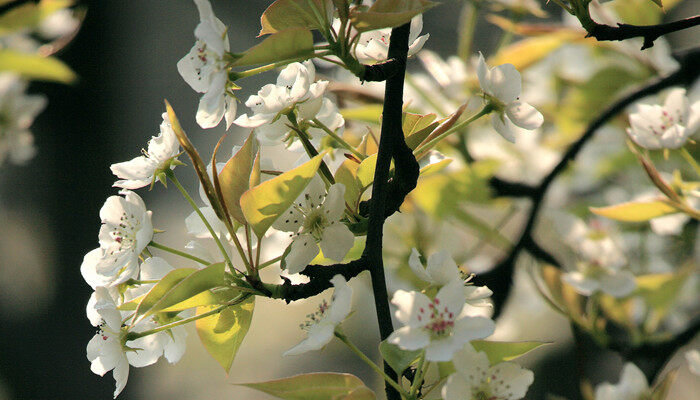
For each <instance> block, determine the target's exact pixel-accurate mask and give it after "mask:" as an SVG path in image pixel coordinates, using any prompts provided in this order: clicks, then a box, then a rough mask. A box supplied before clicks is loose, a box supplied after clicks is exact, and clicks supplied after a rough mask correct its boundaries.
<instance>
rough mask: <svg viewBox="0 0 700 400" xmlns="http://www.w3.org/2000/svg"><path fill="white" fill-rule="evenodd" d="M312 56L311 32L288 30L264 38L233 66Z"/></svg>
mask: <svg viewBox="0 0 700 400" xmlns="http://www.w3.org/2000/svg"><path fill="white" fill-rule="evenodd" d="M313 56H314V39H313V37H312V35H311V31H309V30H308V29H305V28H290V29H285V30H283V31H279V32H277V33H275V34H273V35H272V36H268V37H266V38H265V39H264V40H263V41H262V42H261V43H258V44H257V45H255V46H253V47H251V48H250V49H248V50H247V51H246V52H245V53H244V54H243V57H241V58H239V59H238V60H236V61H235V62H234V63H233V65H234V66H244V65H255V64H269V63H274V62H277V61H283V60H289V59H292V58H300V59H301V58H311V57H313Z"/></svg>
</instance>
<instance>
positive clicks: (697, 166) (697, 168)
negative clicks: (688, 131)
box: [679, 147, 700, 176]
mask: <svg viewBox="0 0 700 400" xmlns="http://www.w3.org/2000/svg"><path fill="white" fill-rule="evenodd" d="M679 150H680V153H681V156H683V158H685V161H687V162H688V164H690V166H691V167H693V170H694V171H695V173H696V174H697V175H698V176H700V164H698V162H697V161H695V159H694V158H693V156H692V155H691V154H690V152H688V149H686V148H685V147H681V148H680V149H679Z"/></svg>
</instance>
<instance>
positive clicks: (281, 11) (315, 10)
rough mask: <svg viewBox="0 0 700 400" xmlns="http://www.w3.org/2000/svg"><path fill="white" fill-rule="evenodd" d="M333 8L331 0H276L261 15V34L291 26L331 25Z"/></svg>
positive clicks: (312, 27) (313, 26)
mask: <svg viewBox="0 0 700 400" xmlns="http://www.w3.org/2000/svg"><path fill="white" fill-rule="evenodd" d="M332 8H333V5H332V4H331V3H330V1H329V0H276V1H275V2H274V3H272V4H270V6H269V7H267V9H266V10H265V11H264V12H263V14H262V16H261V17H260V25H261V26H262V29H261V30H260V34H259V36H262V35H267V34H271V33H277V32H281V31H284V30H286V29H289V28H308V29H318V28H319V27H321V26H323V25H330V21H322V20H319V18H321V19H323V20H325V19H326V18H328V11H330V10H331V9H332Z"/></svg>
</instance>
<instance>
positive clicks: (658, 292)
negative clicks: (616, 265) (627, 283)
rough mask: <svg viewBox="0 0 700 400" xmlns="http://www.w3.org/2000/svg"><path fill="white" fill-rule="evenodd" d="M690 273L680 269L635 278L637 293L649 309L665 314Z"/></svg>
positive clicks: (689, 270) (687, 270)
mask: <svg viewBox="0 0 700 400" xmlns="http://www.w3.org/2000/svg"><path fill="white" fill-rule="evenodd" d="M690 272H691V269H690V268H682V269H681V270H679V271H677V272H668V273H663V274H648V275H641V276H637V277H635V280H636V281H637V291H638V293H639V295H640V296H642V298H643V299H644V302H645V303H646V304H647V305H648V306H649V307H650V308H652V309H654V310H655V311H656V312H657V313H661V314H665V313H666V312H667V311H668V310H669V308H671V306H672V305H673V303H675V301H676V299H677V298H678V294H679V293H680V290H681V288H682V287H683V285H684V284H685V282H686V280H687V278H688V275H689V274H690Z"/></svg>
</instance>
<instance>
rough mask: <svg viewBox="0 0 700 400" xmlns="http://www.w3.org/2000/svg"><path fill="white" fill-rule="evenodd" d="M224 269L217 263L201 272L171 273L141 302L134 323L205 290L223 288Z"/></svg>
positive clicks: (223, 266) (190, 269) (179, 270)
mask: <svg viewBox="0 0 700 400" xmlns="http://www.w3.org/2000/svg"><path fill="white" fill-rule="evenodd" d="M224 268H225V265H224V263H216V264H212V265H210V266H208V267H206V268H204V269H201V270H196V269H193V268H180V269H176V270H174V271H171V272H170V273H168V274H167V275H165V276H164V277H163V279H161V280H160V281H159V282H158V283H157V284H156V285H155V286H153V288H152V289H151V290H150V291H149V292H148V293H147V294H146V296H145V297H144V298H143V300H141V303H140V304H139V306H138V307H137V308H136V313H135V314H134V321H135V322H137V321H138V320H140V319H142V318H144V317H147V316H149V315H151V314H153V313H156V312H159V311H161V310H164V309H166V308H168V307H170V306H174V305H176V304H178V303H181V302H183V301H185V300H187V299H189V298H191V297H194V296H195V295H197V294H199V293H202V292H204V291H205V290H209V289H212V288H215V287H218V286H223V285H224V284H225V281H224Z"/></svg>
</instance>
